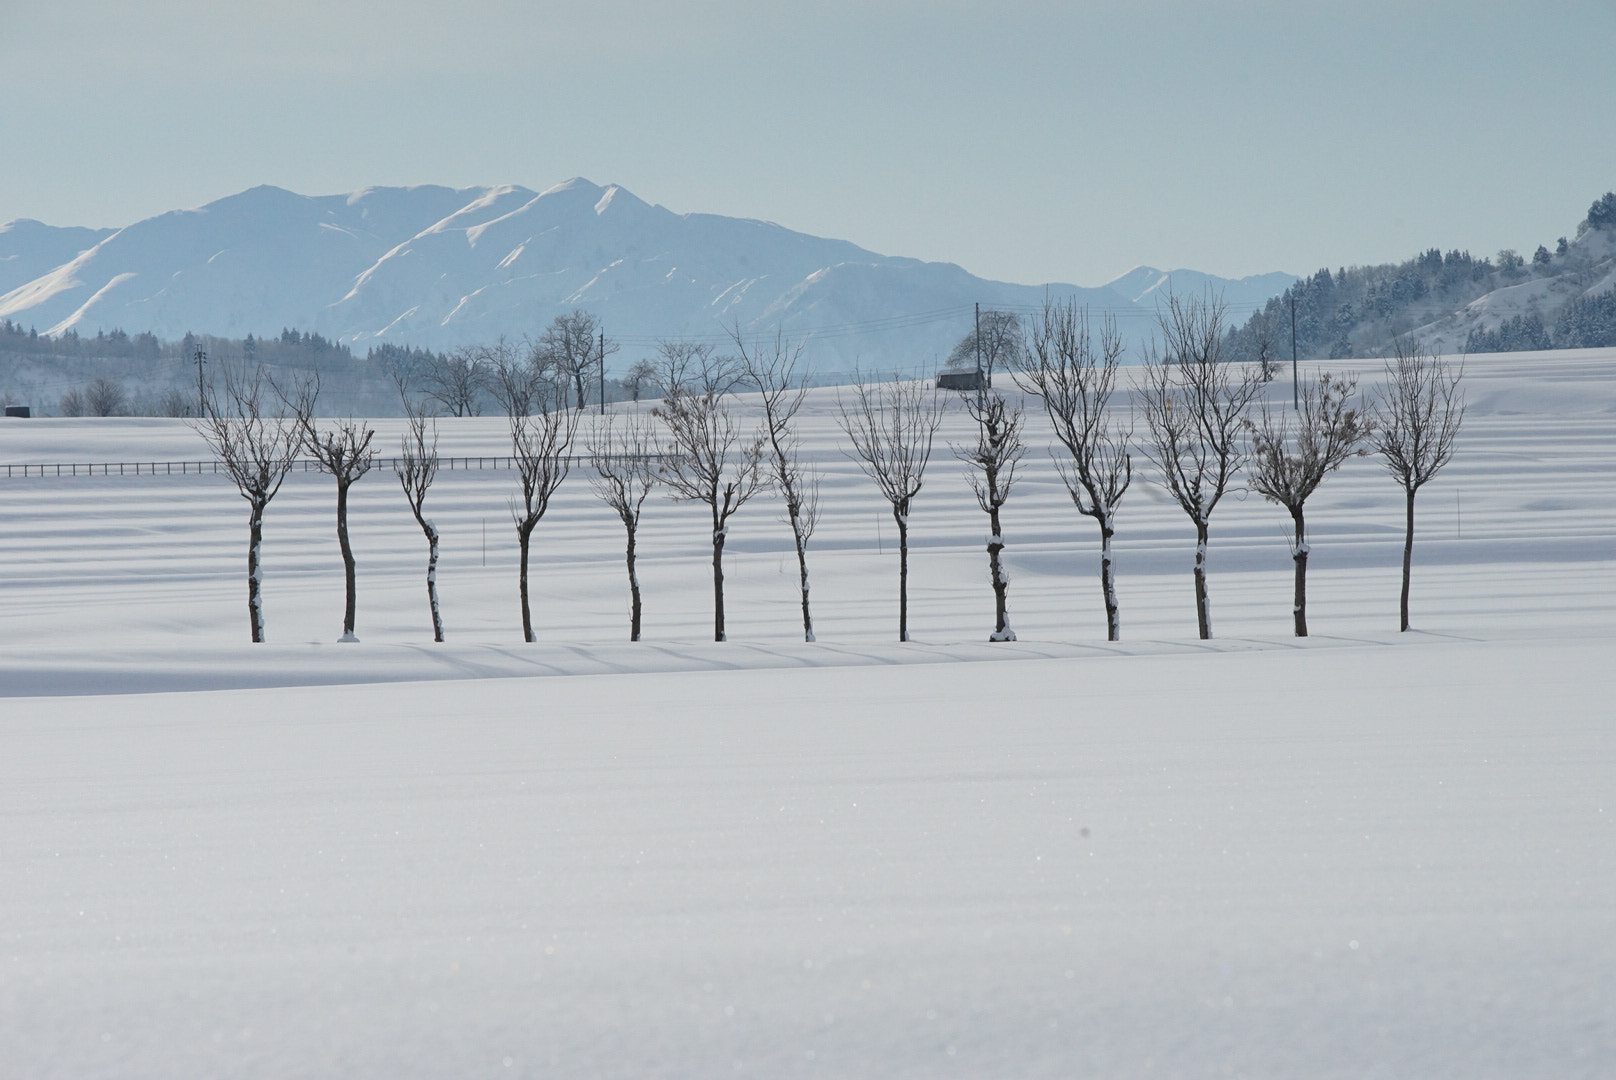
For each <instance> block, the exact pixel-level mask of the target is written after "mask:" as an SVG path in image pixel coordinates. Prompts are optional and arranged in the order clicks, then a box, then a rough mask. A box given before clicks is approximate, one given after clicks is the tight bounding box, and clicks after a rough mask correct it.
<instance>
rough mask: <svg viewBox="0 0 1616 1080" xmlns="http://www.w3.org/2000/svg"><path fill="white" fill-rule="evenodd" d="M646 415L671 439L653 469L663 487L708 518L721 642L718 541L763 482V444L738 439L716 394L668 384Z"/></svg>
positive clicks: (720, 545) (721, 584)
mask: <svg viewBox="0 0 1616 1080" xmlns="http://www.w3.org/2000/svg"><path fill="white" fill-rule="evenodd" d="M652 415H653V416H655V417H657V418H658V419H660V420H661V421H662V422H663V424H665V425H666V426H667V429H668V435H669V436H670V438H671V439H672V441H673V446H672V452H671V453H669V454H668V455H667V456H666V457H664V458H663V459H662V462H661V467H660V469H659V474H660V475H661V477H662V481H663V483H665V484H667V485H668V489H669V491H670V493H671V495H672V497H673V498H674V499H675V500H676V501H681V502H699V503H704V504H705V505H706V506H707V508H708V510H709V511H710V512H711V515H712V527H713V532H712V537H713V640H714V641H724V640H726V636H725V629H724V541H725V539H726V538H727V537H728V533H729V519H730V517H731V516H733V515H734V513H735V512H736V511H737V510H739V509H740V508H741V507H742V506H744V505H745V504H746V502H747V500H749V499H751V498H752V496H753V495H755V494H757V490H758V487H759V485H760V484H761V483H762V482H763V469H762V459H763V440H762V437H761V436H758V437H754V438H753V439H751V440H750V441H743V438H742V435H741V429H740V425H739V424H738V423H737V422H736V420H735V418H734V416H732V415H731V414H730V411H729V409H728V407H727V406H726V405H725V403H724V399H723V397H722V395H721V394H719V393H716V392H707V393H696V392H694V391H692V390H690V389H688V388H687V387H686V386H684V385H683V384H678V383H676V384H674V385H673V387H672V388H670V389H669V391H668V396H667V397H666V398H665V399H664V400H663V402H662V404H661V405H658V406H657V407H656V408H655V409H653V410H652Z"/></svg>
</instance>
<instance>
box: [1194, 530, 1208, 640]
mask: <svg viewBox="0 0 1616 1080" xmlns="http://www.w3.org/2000/svg"><path fill="white" fill-rule="evenodd" d="M1206 543H1207V525H1206V522H1204V521H1197V522H1196V523H1195V621H1196V623H1197V624H1198V626H1199V628H1200V631H1201V640H1202V641H1210V640H1211V638H1212V599H1211V597H1209V596H1208V595H1207V592H1206Z"/></svg>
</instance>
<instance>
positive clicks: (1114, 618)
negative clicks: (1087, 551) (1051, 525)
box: [1099, 514, 1122, 641]
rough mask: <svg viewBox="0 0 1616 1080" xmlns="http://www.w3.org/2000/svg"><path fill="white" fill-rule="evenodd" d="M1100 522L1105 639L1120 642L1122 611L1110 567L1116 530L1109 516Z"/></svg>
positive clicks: (1113, 570)
mask: <svg viewBox="0 0 1616 1080" xmlns="http://www.w3.org/2000/svg"><path fill="white" fill-rule="evenodd" d="M1099 521H1100V592H1101V593H1102V594H1104V597H1105V639H1106V640H1107V641H1121V640H1122V609H1121V607H1120V606H1119V605H1118V604H1117V581H1116V571H1115V569H1114V567H1113V566H1112V557H1111V538H1112V537H1113V536H1115V535H1116V529H1114V528H1112V526H1111V515H1110V514H1105V515H1103V516H1101V517H1100V518H1099Z"/></svg>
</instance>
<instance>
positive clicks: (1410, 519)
mask: <svg viewBox="0 0 1616 1080" xmlns="http://www.w3.org/2000/svg"><path fill="white" fill-rule="evenodd" d="M1407 496H1408V504H1407V505H1408V510H1407V515H1406V520H1407V525H1406V528H1405V530H1404V533H1403V592H1402V600H1401V602H1400V603H1399V605H1398V618H1399V625H1398V627H1397V629H1398V630H1399V632H1405V633H1406V632H1407V630H1408V583H1409V577H1410V575H1411V574H1412V573H1413V571H1414V489H1413V488H1409V489H1408V490H1407Z"/></svg>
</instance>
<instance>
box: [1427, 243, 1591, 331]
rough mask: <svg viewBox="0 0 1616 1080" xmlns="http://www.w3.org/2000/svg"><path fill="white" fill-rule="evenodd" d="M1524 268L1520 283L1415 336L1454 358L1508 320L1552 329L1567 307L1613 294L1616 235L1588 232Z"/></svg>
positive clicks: (1473, 302)
mask: <svg viewBox="0 0 1616 1080" xmlns="http://www.w3.org/2000/svg"><path fill="white" fill-rule="evenodd" d="M1529 265H1530V269H1529V270H1526V269H1523V272H1522V277H1523V278H1524V280H1521V281H1519V282H1517V283H1514V284H1508V285H1504V286H1502V287H1500V288H1497V289H1493V290H1491V291H1490V292H1488V293H1486V294H1484V295H1482V296H1480V297H1478V298H1476V299H1475V300H1473V301H1471V302H1470V303H1469V304H1466V305H1465V306H1464V307H1462V308H1460V309H1459V310H1458V311H1455V312H1453V313H1452V314H1451V315H1447V316H1444V317H1443V318H1440V319H1437V320H1435V321H1433V322H1431V323H1429V324H1427V325H1425V326H1422V327H1420V328H1419V329H1418V330H1416V331H1414V334H1415V336H1416V337H1417V338H1419V340H1420V341H1421V342H1422V343H1423V344H1424V345H1425V347H1426V348H1428V349H1431V350H1432V351H1435V352H1459V351H1462V350H1463V349H1464V347H1465V342H1466V341H1467V340H1468V339H1469V337H1470V334H1471V333H1472V332H1473V331H1476V330H1483V331H1496V330H1497V329H1498V328H1499V327H1500V326H1502V325H1503V324H1504V323H1506V322H1508V321H1509V320H1511V319H1516V318H1521V317H1530V316H1534V315H1535V316H1537V317H1538V319H1540V320H1541V321H1542V324H1543V325H1544V326H1553V325H1554V320H1555V316H1557V315H1558V314H1559V313H1560V311H1561V309H1563V308H1564V307H1565V306H1566V305H1567V304H1569V303H1571V301H1573V300H1576V299H1578V298H1579V297H1594V296H1599V295H1601V294H1605V293H1609V292H1610V291H1611V290H1612V289H1616V229H1609V228H1604V229H1589V230H1587V231H1586V232H1584V233H1582V235H1580V236H1578V237H1577V238H1576V239H1575V240H1573V241H1571V242H1570V243H1569V244H1568V245H1567V247H1566V251H1565V253H1564V254H1557V255H1553V256H1551V257H1550V259H1549V261H1548V262H1547V263H1544V264H1541V265H1539V264H1529Z"/></svg>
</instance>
